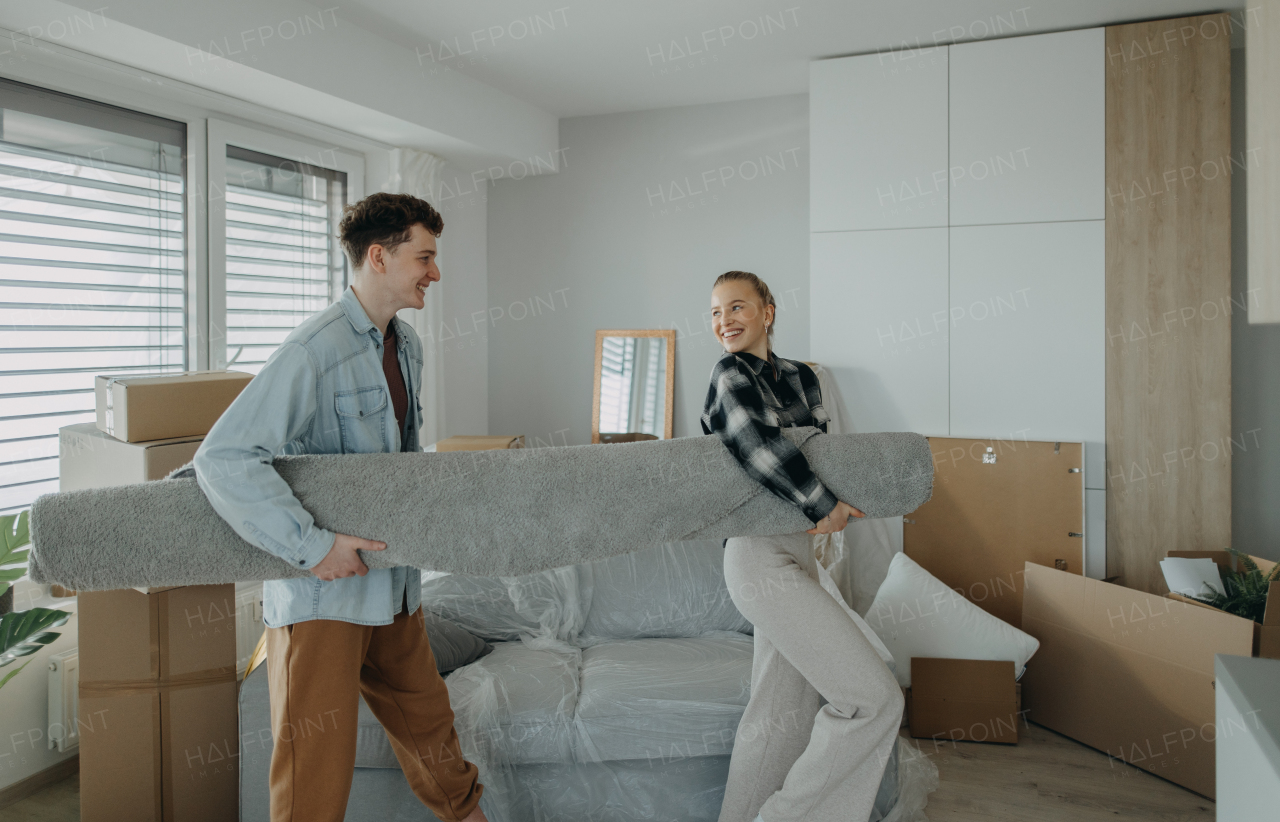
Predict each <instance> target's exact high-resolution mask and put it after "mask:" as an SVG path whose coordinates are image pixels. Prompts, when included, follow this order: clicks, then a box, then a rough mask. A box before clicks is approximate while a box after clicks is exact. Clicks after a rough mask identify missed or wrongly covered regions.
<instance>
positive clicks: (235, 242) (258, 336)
mask: <svg viewBox="0 0 1280 822" xmlns="http://www.w3.org/2000/svg"><path fill="white" fill-rule="evenodd" d="M226 185H227V188H226V206H227V207H226V214H227V322H226V328H227V362H228V365H227V367H228V368H231V369H234V370H236V371H247V372H249V373H252V374H257V373H258V372H259V371H260V370H261V369H262V365H263V363H265V362H266V361H267V358H268V357H269V356H271V353H272V352H273V351H275V350H276V348H277V347H279V345H280V343H281V342H283V341H284V338H285V337H286V336H288V334H289V332H290V331H292V330H293V329H294V328H296V327H297V326H298V324H299V323H301V322H302V321H303V320H304V319H306V318H307V317H308V316H310V315H311V314H314V313H316V312H317V311H320V310H322V309H323V308H325V307H326V306H328V305H329V304H330V303H331V302H333V301H334V300H336V299H337V298H338V297H340V296H341V294H342V291H343V290H344V289H345V288H346V276H347V274H346V272H347V269H346V258H345V256H344V255H343V253H342V251H341V249H340V248H339V247H338V243H337V226H338V222H339V221H340V220H341V218H342V206H343V203H344V201H345V196H346V175H345V174H343V173H342V172H340V171H333V170H330V169H324V168H319V167H316V166H312V165H309V164H306V163H298V162H293V161H291V160H285V159H281V158H279V157H272V156H270V155H266V154H259V153H257V152H253V151H248V150H245V149H241V148H237V147H234V146H228V147H227V181H226Z"/></svg>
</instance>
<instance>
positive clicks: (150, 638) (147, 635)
mask: <svg viewBox="0 0 1280 822" xmlns="http://www.w3.org/2000/svg"><path fill="white" fill-rule="evenodd" d="M249 379H251V375H248V374H234V373H232V372H198V373H194V374H178V375H164V376H161V377H129V378H120V379H112V378H106V377H99V378H98V380H97V386H98V421H97V422H96V423H86V424H82V425H70V426H67V427H65V428H63V429H62V430H61V431H60V432H59V471H60V482H59V486H60V489H61V490H63V491H71V490H76V489H81V488H101V487H106V486H114V485H126V484H131V483H138V482H147V481H149V480H156V479H162V478H163V477H164V476H165V475H166V474H168V473H169V472H170V471H172V470H173V469H175V468H178V467H180V466H181V465H184V464H185V463H187V462H189V461H190V460H191V458H192V457H193V456H194V455H195V452H196V449H197V448H199V447H200V442H201V440H202V439H203V437H204V435H205V434H206V433H207V432H208V430H209V428H211V427H212V426H213V423H214V422H215V421H216V420H217V418H218V417H219V416H220V415H221V414H222V412H223V411H224V410H226V408H227V406H229V405H230V404H231V401H232V400H234V399H235V397H236V396H237V395H238V394H239V392H240V390H241V389H242V388H243V387H244V385H245V384H247V383H248V381H249ZM79 630H80V693H79V700H80V706H79V723H80V818H81V819H83V820H85V822H125V821H126V820H127V822H140V821H143V822H204V820H209V822H213V820H225V819H234V818H235V816H236V813H237V799H238V795H239V771H238V768H237V763H238V762H239V736H238V730H237V725H236V722H237V716H236V687H237V686H236V633H235V586H234V585H206V586H197V587H176V588H172V587H170V588H166V587H158V588H146V589H136V590H134V589H129V590H122V591H89V592H81V593H80V595H79Z"/></svg>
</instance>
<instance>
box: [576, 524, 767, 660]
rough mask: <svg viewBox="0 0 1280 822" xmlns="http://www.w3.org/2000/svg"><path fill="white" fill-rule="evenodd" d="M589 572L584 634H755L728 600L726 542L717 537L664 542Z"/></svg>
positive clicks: (602, 562)
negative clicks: (715, 632)
mask: <svg viewBox="0 0 1280 822" xmlns="http://www.w3.org/2000/svg"><path fill="white" fill-rule="evenodd" d="M590 568H591V575H592V579H593V582H592V593H591V608H590V609H589V610H588V611H587V615H586V622H585V623H584V624H583V628H582V633H583V634H584V635H587V636H593V637H608V638H612V639H630V638H634V637H694V636H699V635H701V634H704V633H706V632H708V631H739V632H743V633H749V632H750V631H751V623H750V622H748V621H747V620H746V618H745V617H744V616H742V614H741V613H739V612H738V609H737V607H736V606H734V604H733V601H732V600H730V599H729V590H728V588H726V587H725V584H724V543H723V542H722V541H720V540H718V539H717V540H694V541H689V542H667V543H662V544H660V545H655V546H653V547H652V548H646V549H644V550H641V551H637V552H635V553H633V554H624V555H623V556H620V557H613V558H611V559H606V560H600V561H599V562H593V563H591V565H590Z"/></svg>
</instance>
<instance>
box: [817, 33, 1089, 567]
mask: <svg viewBox="0 0 1280 822" xmlns="http://www.w3.org/2000/svg"><path fill="white" fill-rule="evenodd" d="M1105 72H1106V30H1105V29H1102V28H1094V29H1086V30H1080V31H1068V32H1059V33H1053V34H1043V35H1033V36H1027V37H1013V38H1004V39H999V40H986V41H981V42H975V43H964V44H960V45H954V46H946V47H937V48H932V49H919V50H906V51H902V52H896V53H884V54H871V55H861V56H857V57H845V58H839V59H833V60H824V61H819V62H816V63H814V64H813V65H812V66H811V69H810V98H809V100H810V129H811V135H810V141H811V147H812V152H811V156H810V179H811V189H810V190H811V194H810V217H809V219H810V231H811V234H810V241H811V242H810V300H811V303H810V320H811V330H810V356H811V358H812V359H814V360H816V361H817V362H820V363H822V364H823V365H824V366H825V367H827V368H829V369H830V370H831V372H832V375H833V376H834V377H835V381H836V384H837V386H838V387H839V390H840V393H841V395H842V396H841V399H842V400H843V402H844V404H845V406H846V407H847V408H848V409H849V415H850V421H851V423H852V424H853V426H854V428H855V430H858V431H881V430H898V431H916V432H919V433H921V434H925V435H927V436H945V437H963V438H975V439H984V438H1009V437H1011V436H1012V437H1015V438H1016V437H1023V438H1026V439H1028V440H1048V441H1059V440H1061V441H1070V442H1083V443H1084V445H1085V447H1084V463H1085V464H1084V466H1083V468H1084V477H1083V479H1084V486H1085V488H1086V489H1090V490H1088V491H1086V494H1085V503H1086V521H1087V523H1088V525H1087V526H1086V530H1087V531H1088V538H1087V540H1086V544H1087V548H1088V550H1087V556H1086V563H1085V564H1086V572H1087V573H1088V574H1089V575H1091V576H1096V577H1101V576H1103V575H1104V574H1105V572H1106V547H1105V540H1106V519H1105V517H1106V507H1105V493H1104V491H1102V490H1101V489H1105V487H1106V476H1105V440H1106V374H1105V356H1106V349H1105V346H1106V341H1107V332H1106V327H1105V323H1106V314H1105V311H1106V289H1105V278H1106V250H1105V227H1104V226H1105V223H1104V218H1105V213H1104V210H1105V207H1106V178H1105V158H1106V143H1105V139H1106V88H1105ZM1093 492H1096V493H1093Z"/></svg>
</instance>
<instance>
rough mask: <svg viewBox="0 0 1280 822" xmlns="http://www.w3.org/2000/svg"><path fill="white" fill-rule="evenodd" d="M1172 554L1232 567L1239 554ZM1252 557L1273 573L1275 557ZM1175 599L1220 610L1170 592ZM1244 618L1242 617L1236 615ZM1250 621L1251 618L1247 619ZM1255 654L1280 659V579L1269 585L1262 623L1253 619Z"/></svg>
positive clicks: (1200, 552)
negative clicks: (1273, 558)
mask: <svg viewBox="0 0 1280 822" xmlns="http://www.w3.org/2000/svg"><path fill="white" fill-rule="evenodd" d="M1168 556H1171V557H1185V558H1187V559H1199V558H1204V559H1211V560H1213V561H1214V563H1216V564H1217V565H1218V566H1220V567H1222V568H1227V569H1230V570H1237V569H1236V567H1235V557H1233V556H1232V555H1231V554H1230V553H1228V552H1227V551H1170V552H1168ZM1249 559H1251V560H1253V563H1254V564H1255V565H1257V566H1258V570H1259V571H1261V572H1262V573H1264V574H1269V573H1271V569H1273V568H1275V566H1276V564H1275V563H1274V562H1272V561H1271V560H1267V559H1263V558H1262V557H1254V556H1251V557H1249ZM1167 596H1169V597H1170V598H1172V599H1176V600H1179V601H1181V602H1188V603H1190V604H1192V605H1198V606H1200V607H1201V608H1210V609H1212V610H1215V611H1217V610H1219V609H1218V608H1214V607H1213V606H1212V605H1209V604H1208V603H1206V602H1200V601H1199V600H1195V599H1191V598H1190V597H1185V596H1182V595H1181V594H1174V593H1170V594H1168V595H1167ZM1236 618H1237V619H1241V617H1236ZM1245 621H1246V622H1247V621H1248V620H1245ZM1253 655H1254V656H1260V657H1266V658H1267V659H1280V580H1275V581H1273V582H1272V583H1271V585H1270V586H1269V587H1268V588H1267V605H1266V610H1265V611H1264V612H1263V616H1262V623H1261V624H1259V623H1256V622H1255V623H1253Z"/></svg>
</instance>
